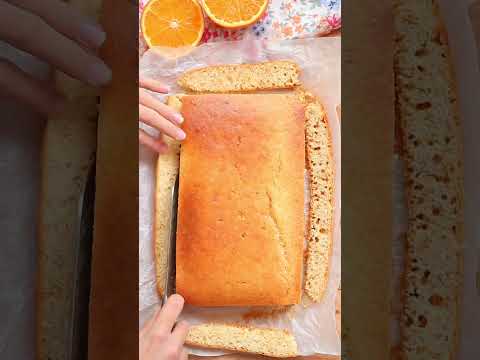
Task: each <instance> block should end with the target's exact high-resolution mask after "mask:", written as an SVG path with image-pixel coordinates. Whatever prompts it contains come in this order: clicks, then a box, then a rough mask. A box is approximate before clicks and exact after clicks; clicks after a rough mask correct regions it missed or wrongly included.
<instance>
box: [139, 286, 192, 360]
mask: <svg viewBox="0 0 480 360" xmlns="http://www.w3.org/2000/svg"><path fill="white" fill-rule="evenodd" d="M183 304H184V300H183V298H182V297H181V296H180V295H172V296H170V297H169V298H168V300H167V302H166V304H165V305H164V306H163V307H162V308H161V309H160V310H158V311H157V313H156V314H155V315H154V316H153V318H152V319H151V320H150V321H149V322H148V323H147V324H146V325H145V326H144V327H143V329H142V330H141V331H140V338H139V359H140V360H187V359H188V353H187V351H186V349H185V348H184V347H183V344H184V343H185V339H186V337H187V334H188V328H189V326H188V324H187V323H186V322H185V321H180V322H179V323H177V324H176V325H175V322H176V321H177V317H178V316H179V315H180V313H181V311H182V309H183ZM172 329H173V330H172Z"/></svg>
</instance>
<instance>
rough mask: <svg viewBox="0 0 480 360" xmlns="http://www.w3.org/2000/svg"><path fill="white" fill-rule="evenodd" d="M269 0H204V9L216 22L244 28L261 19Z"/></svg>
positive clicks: (221, 24) (229, 26)
mask: <svg viewBox="0 0 480 360" xmlns="http://www.w3.org/2000/svg"><path fill="white" fill-rule="evenodd" d="M267 6H268V0H203V9H204V10H205V12H206V13H207V15H208V17H209V18H210V19H212V21H213V22H215V23H216V24H218V25H220V26H223V27H226V28H242V27H245V26H248V25H250V24H253V23H254V22H255V21H257V20H258V19H260V17H261V16H262V15H263V13H264V12H265V10H266V9H267Z"/></svg>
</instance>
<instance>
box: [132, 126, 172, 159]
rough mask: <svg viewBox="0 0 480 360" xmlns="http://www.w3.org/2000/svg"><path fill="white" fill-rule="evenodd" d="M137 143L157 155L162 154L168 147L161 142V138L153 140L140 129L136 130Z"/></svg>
mask: <svg viewBox="0 0 480 360" xmlns="http://www.w3.org/2000/svg"><path fill="white" fill-rule="evenodd" d="M138 141H139V142H140V144H142V145H144V146H147V147H149V148H150V149H152V150H153V151H155V152H158V153H159V154H163V153H165V152H166V151H167V149H168V145H167V144H165V143H164V142H163V140H162V139H161V138H157V139H156V138H154V137H153V136H151V135H148V134H147V133H146V132H145V131H143V130H142V129H139V130H138Z"/></svg>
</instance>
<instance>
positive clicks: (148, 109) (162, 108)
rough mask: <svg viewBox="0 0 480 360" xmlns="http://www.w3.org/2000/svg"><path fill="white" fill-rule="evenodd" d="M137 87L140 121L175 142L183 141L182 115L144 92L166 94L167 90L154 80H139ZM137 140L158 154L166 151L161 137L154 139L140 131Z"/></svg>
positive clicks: (165, 145)
mask: <svg viewBox="0 0 480 360" xmlns="http://www.w3.org/2000/svg"><path fill="white" fill-rule="evenodd" d="M139 85H140V89H139V94H138V95H139V105H138V112H139V116H140V121H141V122H143V123H145V124H147V125H150V126H151V127H153V128H155V129H157V130H159V131H160V132H161V133H163V134H165V135H167V136H170V137H171V138H173V139H175V140H180V141H181V140H184V139H185V136H186V135H185V133H184V132H183V130H182V129H180V127H179V125H180V124H181V123H182V122H183V117H182V115H181V114H180V113H178V112H177V111H175V110H174V109H173V108H171V107H170V106H167V105H165V104H164V103H162V102H161V101H159V100H157V99H155V98H154V97H153V96H151V95H150V94H148V92H147V91H146V90H145V89H148V90H151V91H155V92H158V93H164V94H165V93H168V88H167V87H166V86H165V85H163V84H161V83H160V82H158V81H156V80H153V79H147V78H140V82H139ZM138 139H139V141H140V143H141V144H143V145H146V146H148V147H150V148H151V149H153V150H154V151H157V152H159V153H163V152H165V150H166V149H167V144H165V142H164V141H163V140H162V138H161V137H159V138H154V137H153V136H150V135H149V134H147V133H146V132H145V131H143V130H141V129H140V130H139V132H138Z"/></svg>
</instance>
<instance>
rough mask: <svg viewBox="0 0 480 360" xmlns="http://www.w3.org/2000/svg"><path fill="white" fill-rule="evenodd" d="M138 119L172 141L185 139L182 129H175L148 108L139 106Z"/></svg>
mask: <svg viewBox="0 0 480 360" xmlns="http://www.w3.org/2000/svg"><path fill="white" fill-rule="evenodd" d="M139 117H140V121H142V122H144V123H145V124H147V125H150V126H152V127H153V128H155V129H158V130H160V131H161V132H163V133H164V134H166V135H168V136H170V137H171V138H173V139H176V140H180V141H181V140H184V139H185V137H186V135H185V133H184V132H183V130H182V129H180V128H178V127H176V126H175V125H174V124H172V123H171V122H170V121H168V120H167V119H165V118H164V117H163V116H162V115H160V114H159V113H157V112H156V111H155V110H153V109H151V108H148V107H146V106H144V105H142V104H139Z"/></svg>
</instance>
